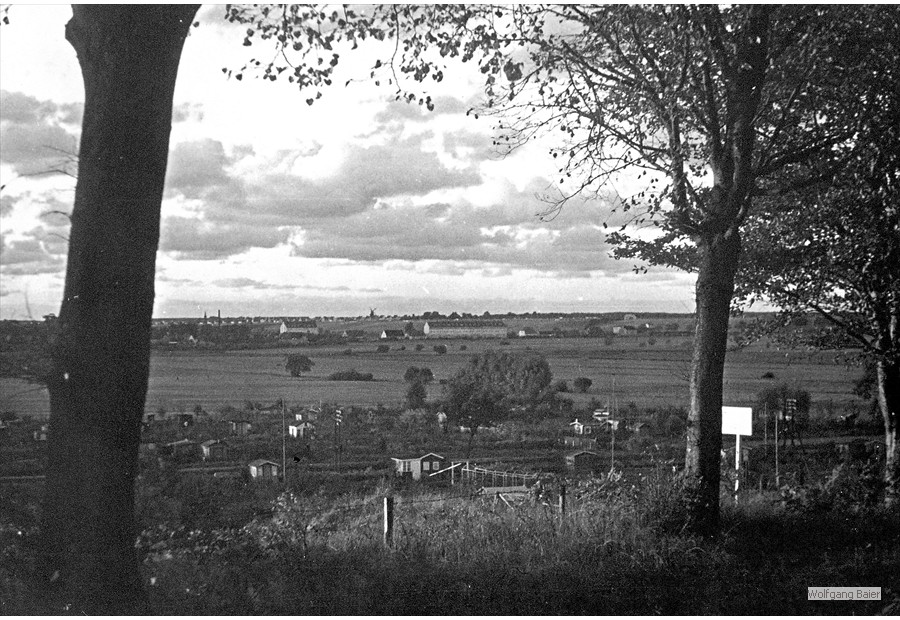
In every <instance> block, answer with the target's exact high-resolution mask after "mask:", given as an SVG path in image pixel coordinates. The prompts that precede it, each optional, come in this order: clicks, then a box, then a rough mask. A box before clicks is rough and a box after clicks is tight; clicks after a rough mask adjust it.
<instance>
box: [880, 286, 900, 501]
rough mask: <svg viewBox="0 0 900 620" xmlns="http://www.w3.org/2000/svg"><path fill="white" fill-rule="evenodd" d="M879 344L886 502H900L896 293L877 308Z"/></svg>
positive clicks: (899, 326)
mask: <svg viewBox="0 0 900 620" xmlns="http://www.w3.org/2000/svg"><path fill="white" fill-rule="evenodd" d="M875 326H876V331H877V333H878V348H879V349H880V350H881V351H882V352H883V354H882V355H881V356H880V357H879V358H878V359H877V361H876V363H875V370H876V385H875V389H876V394H877V399H878V408H879V409H880V410H881V417H882V419H883V420H884V502H885V504H886V505H887V506H891V507H897V506H900V442H898V438H900V437H898V435H900V427H898V421H900V420H898V417H900V360H898V357H897V354H898V352H900V346H898V345H900V301H898V299H897V297H896V296H893V295H892V296H891V299H889V301H888V302H887V303H886V304H885V306H884V309H883V311H880V312H879V311H876V318H875Z"/></svg>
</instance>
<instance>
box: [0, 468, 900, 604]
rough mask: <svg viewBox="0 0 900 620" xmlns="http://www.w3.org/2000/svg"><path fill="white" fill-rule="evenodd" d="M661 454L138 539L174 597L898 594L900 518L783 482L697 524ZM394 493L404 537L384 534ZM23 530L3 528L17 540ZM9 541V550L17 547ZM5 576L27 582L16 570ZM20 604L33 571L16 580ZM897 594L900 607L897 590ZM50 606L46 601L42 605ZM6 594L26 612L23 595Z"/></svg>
mask: <svg viewBox="0 0 900 620" xmlns="http://www.w3.org/2000/svg"><path fill="white" fill-rule="evenodd" d="M679 489H680V486H679V485H678V481H677V479H676V478H675V477H673V476H671V475H669V473H668V472H666V471H664V470H661V469H660V470H657V471H656V472H655V473H653V474H651V475H650V476H648V477H646V478H645V479H644V480H643V481H642V482H641V483H640V484H637V485H631V484H628V483H626V482H625V481H624V480H623V479H622V478H621V477H620V476H615V475H613V476H605V477H603V478H599V479H595V480H591V481H587V482H582V483H578V484H573V485H571V486H570V487H569V489H568V494H567V499H568V505H567V510H566V513H565V514H564V515H563V514H560V512H559V510H558V497H557V496H556V491H555V489H550V490H549V492H547V493H543V494H538V493H535V494H534V496H533V497H528V498H525V499H521V500H515V499H514V498H512V497H507V498H506V499H505V500H504V499H502V498H497V497H480V496H478V497H476V496H472V495H471V494H470V490H468V489H462V488H460V487H453V488H450V489H445V490H438V491H435V490H428V489H411V490H410V489H407V490H405V491H403V492H402V493H400V492H397V491H394V490H392V489H391V488H390V486H389V485H387V484H384V485H383V486H382V487H380V488H375V489H373V490H370V491H369V492H367V493H361V492H356V493H348V494H345V495H342V496H339V497H333V496H327V495H324V494H308V495H298V494H293V493H283V494H281V495H279V496H278V497H277V499H275V500H274V501H273V502H271V505H270V510H268V511H267V512H266V513H265V514H264V515H261V516H257V517H256V518H255V519H253V520H252V521H251V522H250V523H248V524H247V525H245V526H243V527H240V528H238V527H234V528H221V527H219V528H196V529H187V528H183V527H182V528H173V527H171V526H167V525H157V526H155V527H153V528H150V529H148V530H146V531H145V532H144V533H143V534H142V536H141V538H140V540H139V543H138V548H139V550H140V552H141V554H142V557H143V558H144V560H143V561H144V569H145V577H146V580H147V589H148V591H149V593H150V597H151V601H152V604H153V608H154V611H155V612H156V613H159V614H179V615H194V614H203V615H208V614H236V615H260V614H285V615H286V614H293V615H298V614H299V615H322V614H329V615H350V614H365V615H375V614H377V615H388V614H391V615H398V614H402V615H411V614H433V615H437V614H441V615H448V614H449V615H462V614H492V615H493V614H504V615H508V614H517V615H518V614H522V615H525V614H528V615H530V614H552V615H559V614H568V613H578V614H587V613H590V614H603V615H611V614H669V615H682V614H687V615H698V614H754V615H761V614H767V615H769V614H772V615H774V614H819V613H839V614H851V613H853V614H875V613H880V612H883V611H888V612H890V611H897V610H898V603H897V601H898V600H900V598H898V593H900V583H898V577H897V576H898V575H900V524H898V522H897V518H896V515H894V514H890V513H887V512H884V511H883V510H879V509H877V508H865V507H861V508H859V509H858V510H855V511H854V512H852V513H850V512H847V511H846V510H843V509H841V510H836V509H834V507H833V506H829V505H825V504H823V503H821V502H816V503H815V505H814V506H810V505H799V506H798V505H795V504H790V503H783V502H782V501H781V498H780V497H779V496H777V495H775V494H769V495H761V494H754V495H750V496H747V497H745V498H744V499H743V500H742V504H741V505H740V506H737V507H735V506H732V505H731V504H729V503H728V502H727V500H725V499H724V498H723V505H724V510H723V531H722V534H721V535H720V536H719V537H718V538H716V539H701V538H697V537H694V536H692V535H689V534H688V533H687V531H688V529H689V528H688V527H687V525H688V523H687V521H686V519H687V514H688V511H687V506H688V504H687V501H686V500H685V498H684V495H683V494H682V493H681V492H680V490H679ZM388 494H393V496H394V499H395V523H394V538H393V544H392V545H391V546H390V547H386V546H385V545H384V544H383V541H382V517H383V515H382V502H383V497H384V496H385V495H388ZM8 541H9V539H7V540H6V541H5V542H8ZM5 557H7V558H8V557H11V556H10V555H9V552H8V551H7V555H6V556H5ZM0 575H3V576H4V579H2V580H0V582H2V583H0V586H2V585H3V584H6V585H7V586H9V585H10V584H15V583H16V582H15V579H12V578H11V577H10V575H9V573H4V572H2V571H0ZM809 586H881V587H882V594H883V600H882V601H880V602H868V603H861V602H854V603H846V602H838V603H827V602H809V601H807V600H806V598H807V597H806V588H807V587H809ZM5 591H6V593H7V594H10V595H11V596H15V597H16V600H17V601H18V602H19V603H21V605H20V607H21V608H22V609H26V610H28V611H29V612H31V613H40V612H41V611H43V612H46V611H52V610H40V607H39V603H37V604H36V603H34V600H33V599H31V603H30V604H31V606H28V605H29V603H28V600H26V598H24V597H25V595H24V594H23V590H22V588H19V589H15V588H13V587H11V586H10V587H8V588H6V589H5ZM891 605H894V607H891ZM36 610H37V611H36ZM4 611H9V612H11V613H15V608H14V607H6V608H4Z"/></svg>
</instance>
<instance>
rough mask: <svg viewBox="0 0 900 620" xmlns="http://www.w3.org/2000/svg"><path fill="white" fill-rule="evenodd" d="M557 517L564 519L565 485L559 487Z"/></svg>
mask: <svg viewBox="0 0 900 620" xmlns="http://www.w3.org/2000/svg"><path fill="white" fill-rule="evenodd" d="M559 515H560V516H561V517H564V516H565V515H566V485H565V484H561V485H559Z"/></svg>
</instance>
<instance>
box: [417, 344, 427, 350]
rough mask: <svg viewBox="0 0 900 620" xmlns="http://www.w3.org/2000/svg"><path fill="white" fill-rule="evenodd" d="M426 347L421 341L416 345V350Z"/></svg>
mask: <svg viewBox="0 0 900 620" xmlns="http://www.w3.org/2000/svg"><path fill="white" fill-rule="evenodd" d="M424 348H425V345H424V344H421V343H419V344H417V345H416V351H421V350H422V349H424Z"/></svg>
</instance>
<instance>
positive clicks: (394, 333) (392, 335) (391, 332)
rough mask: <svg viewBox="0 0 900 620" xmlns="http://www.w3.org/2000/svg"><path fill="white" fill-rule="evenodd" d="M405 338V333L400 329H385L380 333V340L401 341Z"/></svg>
mask: <svg viewBox="0 0 900 620" xmlns="http://www.w3.org/2000/svg"><path fill="white" fill-rule="evenodd" d="M404 338H406V332H404V331H403V330H402V329H385V330H383V331H382V332H381V339H382V340H403V339H404Z"/></svg>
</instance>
